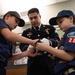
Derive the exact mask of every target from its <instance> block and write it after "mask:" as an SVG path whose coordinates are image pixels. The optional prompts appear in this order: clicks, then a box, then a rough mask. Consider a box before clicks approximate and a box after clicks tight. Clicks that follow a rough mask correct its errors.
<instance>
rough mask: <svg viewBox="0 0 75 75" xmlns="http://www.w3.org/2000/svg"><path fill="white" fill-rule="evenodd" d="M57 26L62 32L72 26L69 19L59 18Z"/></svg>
mask: <svg viewBox="0 0 75 75" xmlns="http://www.w3.org/2000/svg"><path fill="white" fill-rule="evenodd" d="M56 22H57V24H58V26H59V27H60V29H61V30H62V31H64V32H65V31H66V30H67V29H69V28H70V27H71V26H72V25H73V19H71V17H61V18H58V19H57V20H56Z"/></svg>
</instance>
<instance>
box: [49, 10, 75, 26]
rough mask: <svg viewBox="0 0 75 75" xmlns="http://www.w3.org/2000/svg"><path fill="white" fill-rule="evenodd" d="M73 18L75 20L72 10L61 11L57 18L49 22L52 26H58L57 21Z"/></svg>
mask: <svg viewBox="0 0 75 75" xmlns="http://www.w3.org/2000/svg"><path fill="white" fill-rule="evenodd" d="M68 16H73V17H74V18H75V15H74V13H73V12H72V11H71V10H62V11H60V12H59V13H58V14H57V16H56V17H53V18H51V19H50V20H49V24H50V25H57V23H56V20H57V19H58V18H60V17H68Z"/></svg>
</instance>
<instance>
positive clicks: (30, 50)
mask: <svg viewBox="0 0 75 75" xmlns="http://www.w3.org/2000/svg"><path fill="white" fill-rule="evenodd" d="M26 53H27V56H31V57H35V56H37V55H41V54H40V53H37V52H34V48H29V50H27V51H26Z"/></svg>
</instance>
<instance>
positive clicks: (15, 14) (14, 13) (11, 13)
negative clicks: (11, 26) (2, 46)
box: [4, 11, 25, 27]
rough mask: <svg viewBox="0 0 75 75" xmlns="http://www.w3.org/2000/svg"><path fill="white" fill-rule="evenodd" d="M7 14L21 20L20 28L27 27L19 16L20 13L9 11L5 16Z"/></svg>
mask: <svg viewBox="0 0 75 75" xmlns="http://www.w3.org/2000/svg"><path fill="white" fill-rule="evenodd" d="M7 14H10V15H12V16H15V17H16V18H18V19H19V20H20V22H19V24H18V26H19V27H23V26H24V25H25V21H24V20H23V19H22V18H21V16H20V15H19V13H18V12H16V11H8V12H7V13H6V14H5V15H7ZM5 15H4V16H5Z"/></svg>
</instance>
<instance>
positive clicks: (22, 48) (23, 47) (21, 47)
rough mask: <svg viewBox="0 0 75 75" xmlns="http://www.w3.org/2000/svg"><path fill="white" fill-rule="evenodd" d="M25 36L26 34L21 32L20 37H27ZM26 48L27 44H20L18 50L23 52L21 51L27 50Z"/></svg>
mask: <svg viewBox="0 0 75 75" xmlns="http://www.w3.org/2000/svg"><path fill="white" fill-rule="evenodd" d="M26 35H27V32H26V31H23V33H22V36H24V37H27V36H26ZM28 46H29V45H28V44H25V43H20V45H19V48H20V49H21V51H22V52H23V51H25V50H27V48H28Z"/></svg>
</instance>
